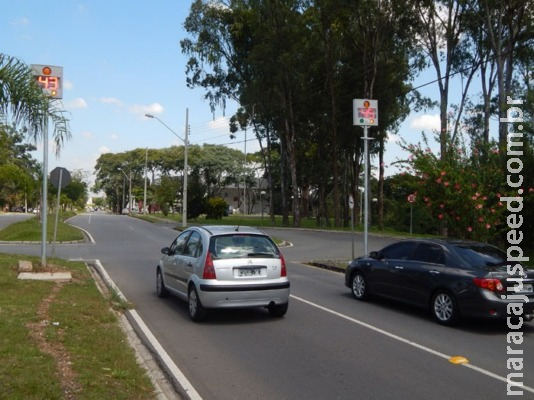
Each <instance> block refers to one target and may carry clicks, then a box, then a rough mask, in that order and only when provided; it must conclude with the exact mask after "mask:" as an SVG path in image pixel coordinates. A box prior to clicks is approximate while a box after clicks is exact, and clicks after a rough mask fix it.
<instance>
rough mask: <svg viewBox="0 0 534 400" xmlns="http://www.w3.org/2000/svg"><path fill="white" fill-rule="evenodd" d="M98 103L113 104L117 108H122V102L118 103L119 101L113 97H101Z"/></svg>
mask: <svg viewBox="0 0 534 400" xmlns="http://www.w3.org/2000/svg"><path fill="white" fill-rule="evenodd" d="M100 102H101V103H104V104H114V105H116V106H119V107H121V106H122V101H120V100H119V99H117V98H115V97H102V98H101V99H100Z"/></svg>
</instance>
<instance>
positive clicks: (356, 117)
mask: <svg viewBox="0 0 534 400" xmlns="http://www.w3.org/2000/svg"><path fill="white" fill-rule="evenodd" d="M352 109H353V110H352V111H353V118H352V119H353V125H356V126H378V100H368V99H354V100H352Z"/></svg>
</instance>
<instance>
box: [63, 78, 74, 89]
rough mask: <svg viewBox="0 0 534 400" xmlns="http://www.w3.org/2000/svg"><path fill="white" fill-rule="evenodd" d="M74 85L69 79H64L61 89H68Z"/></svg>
mask: <svg viewBox="0 0 534 400" xmlns="http://www.w3.org/2000/svg"><path fill="white" fill-rule="evenodd" d="M73 87H74V85H73V84H72V82H71V81H67V80H64V81H63V89H67V90H70V89H72V88H73Z"/></svg>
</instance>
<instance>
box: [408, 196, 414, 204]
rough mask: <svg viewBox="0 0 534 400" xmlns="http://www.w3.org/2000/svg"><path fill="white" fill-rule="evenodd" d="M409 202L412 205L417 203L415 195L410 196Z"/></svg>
mask: <svg viewBox="0 0 534 400" xmlns="http://www.w3.org/2000/svg"><path fill="white" fill-rule="evenodd" d="M408 201H409V202H410V203H413V202H414V201H415V194H410V195H408Z"/></svg>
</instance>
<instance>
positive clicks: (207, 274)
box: [202, 252, 217, 279]
mask: <svg viewBox="0 0 534 400" xmlns="http://www.w3.org/2000/svg"><path fill="white" fill-rule="evenodd" d="M202 279H217V275H215V266H214V265H213V258H212V257H211V253H210V252H208V255H207V256H206V262H205V263H204V271H203V272H202Z"/></svg>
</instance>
